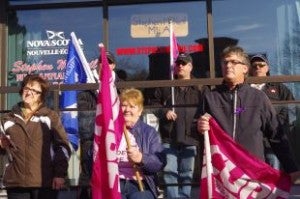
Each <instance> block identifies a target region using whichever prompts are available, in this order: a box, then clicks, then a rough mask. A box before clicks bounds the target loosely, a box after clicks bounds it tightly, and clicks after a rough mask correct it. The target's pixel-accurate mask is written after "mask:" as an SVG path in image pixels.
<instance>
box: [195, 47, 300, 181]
mask: <svg viewBox="0 0 300 199" xmlns="http://www.w3.org/2000/svg"><path fill="white" fill-rule="evenodd" d="M250 66H251V65H250V59H249V55H248V54H247V53H246V52H245V50H244V49H243V48H241V47H240V46H228V47H226V48H225V49H224V50H223V52H222V53H221V68H222V74H223V82H222V84H220V85H217V86H216V87H215V88H213V89H211V90H207V92H205V93H203V97H202V103H201V104H200V106H199V114H201V116H200V117H199V119H198V121H197V129H198V131H199V133H200V134H201V135H203V134H204V133H205V132H206V131H209V132H210V125H209V121H210V118H214V119H215V121H216V122H217V123H218V124H219V125H220V127H221V128H222V129H223V130H224V131H225V132H226V133H227V134H228V135H229V136H230V137H231V138H232V139H234V141H235V142H236V143H238V144H240V145H241V147H243V148H244V149H245V150H247V151H248V152H249V153H251V154H252V155H254V156H256V157H257V158H259V159H261V160H263V161H266V160H265V154H264V151H265V150H264V138H265V139H268V141H269V142H270V144H271V147H272V149H273V150H274V152H275V154H276V155H277V157H278V159H279V160H280V163H281V165H282V167H283V169H284V170H285V171H286V173H289V175H290V177H291V180H292V182H295V181H296V179H297V178H299V177H300V171H299V168H298V165H297V164H296V161H295V159H294V157H293V156H292V154H291V149H290V145H289V142H288V139H287V137H286V136H285V135H284V134H283V133H282V128H281V126H280V124H279V123H278V120H277V113H276V111H275V109H274V107H273V106H272V104H271V102H270V100H269V99H268V97H267V96H266V95H265V94H264V93H263V92H262V91H259V90H257V89H255V88H253V87H251V86H250V85H249V84H247V83H246V82H245V79H246V78H247V75H248V72H249V70H250ZM210 133H211V132H210ZM237 166H238V165H237ZM265 172H267V171H265Z"/></svg>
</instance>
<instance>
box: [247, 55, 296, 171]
mask: <svg viewBox="0 0 300 199" xmlns="http://www.w3.org/2000/svg"><path fill="white" fill-rule="evenodd" d="M250 63H251V67H250V75H251V76H254V77H266V76H269V75H270V64H269V60H268V59H267V57H265V56H264V55H263V54H257V55H254V56H252V57H251V59H250ZM251 86H252V87H254V88H257V89H259V90H261V91H263V92H264V93H265V94H266V95H267V96H268V97H269V99H270V100H271V101H289V100H294V96H293V94H292V92H291V91H290V90H289V89H288V87H287V86H285V85H284V84H282V83H263V84H251ZM275 109H276V112H277V114H278V119H279V123H280V125H282V130H283V131H284V133H285V134H286V135H288V133H289V129H290V125H289V115H288V108H287V107H285V106H282V105H281V106H278V107H275ZM265 156H266V162H267V163H268V164H270V165H271V166H272V167H273V168H275V169H280V163H279V160H278V158H277V157H276V155H275V154H274V152H273V150H272V148H271V146H270V143H269V142H268V141H267V139H265Z"/></svg>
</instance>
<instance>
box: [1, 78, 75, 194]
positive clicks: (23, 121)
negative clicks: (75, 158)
mask: <svg viewBox="0 0 300 199" xmlns="http://www.w3.org/2000/svg"><path fill="white" fill-rule="evenodd" d="M48 88H49V86H48V83H47V81H45V80H44V79H43V78H41V77H40V76H39V75H27V76H26V77H25V78H24V80H23V82H22V84H21V88H20V92H19V93H20V96H21V98H22V101H21V102H19V103H18V104H16V105H15V106H14V107H13V108H12V110H11V112H10V113H7V114H5V115H4V116H3V117H2V118H1V126H2V127H3V128H1V129H2V130H3V131H2V132H1V137H0V146H1V148H2V149H5V150H6V152H7V153H9V157H10V158H9V159H10V160H9V163H8V164H7V166H6V170H5V173H4V176H3V183H4V186H5V187H6V190H7V196H8V199H19V198H20V199H21V198H22V199H40V198H42V199H48V198H49V199H50V198H51V199H53V198H54V199H55V198H56V197H57V190H59V189H61V188H63V187H64V183H65V180H64V179H65V177H66V175H67V168H68V159H69V155H70V148H69V144H68V141H67V134H66V132H65V130H64V128H63V126H62V123H61V121H60V117H59V115H58V114H57V113H56V112H55V111H53V110H51V109H49V108H48V107H47V106H46V105H45V98H46V95H47V92H48Z"/></svg>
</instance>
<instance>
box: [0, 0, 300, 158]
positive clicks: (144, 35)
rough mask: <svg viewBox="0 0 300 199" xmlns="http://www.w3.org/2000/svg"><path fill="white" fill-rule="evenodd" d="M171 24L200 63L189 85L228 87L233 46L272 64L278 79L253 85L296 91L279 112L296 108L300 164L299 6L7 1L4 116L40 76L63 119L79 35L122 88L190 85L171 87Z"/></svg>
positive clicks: (1, 39)
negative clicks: (105, 56)
mask: <svg viewBox="0 0 300 199" xmlns="http://www.w3.org/2000/svg"><path fill="white" fill-rule="evenodd" d="M170 23H172V25H173V28H174V33H175V36H176V38H177V42H178V45H179V49H180V51H186V52H189V53H191V55H192V57H193V65H194V71H193V74H194V76H195V77H196V78H198V79H197V80H193V81H190V82H185V84H206V85H214V84H218V83H220V79H219V78H218V77H221V70H220V62H219V54H220V52H221V51H222V50H223V49H224V48H225V47H226V46H228V45H239V46H241V47H243V48H244V49H245V50H246V51H247V52H248V53H249V54H256V53H263V54H265V55H266V56H267V57H268V59H269V60H270V64H271V75H272V76H271V77H268V78H265V79H259V78H252V79H251V78H249V81H252V82H262V81H263V82H272V81H273V82H283V83H285V84H286V85H287V86H288V87H289V88H290V89H291V90H292V92H293V94H294V96H295V98H296V101H294V102H285V103H280V104H277V106H287V107H289V110H290V122H291V128H293V133H291V135H289V136H290V137H291V144H292V145H293V148H294V151H295V154H296V156H297V160H298V162H300V155H299V151H300V149H299V146H297V140H300V136H299V135H298V134H299V132H298V131H299V128H300V121H299V119H300V116H298V114H297V111H296V110H297V108H298V107H299V99H300V84H299V82H300V76H299V74H300V56H299V55H300V1H299V0H285V1H283V0H279V1H278V0H253V1H245V0H242V1H241V0H215V1H212V0H206V1H204V0H191V1H186V0H174V1H172V0H103V1H101V0H97V1H96V0H95V1H93V0H2V1H0V69H1V75H0V82H1V98H0V108H1V111H2V112H5V111H6V110H9V109H10V108H11V106H12V105H13V104H15V103H16V102H17V101H18V100H20V99H19V96H18V94H17V92H18V90H17V87H18V85H19V83H20V81H22V80H23V77H24V76H25V75H26V74H28V73H32V72H35V73H39V74H40V75H42V76H43V77H45V78H47V79H48V80H49V81H50V82H52V87H51V90H52V91H53V92H52V94H51V97H50V98H49V104H50V105H51V106H52V107H53V108H54V109H57V110H58V111H60V110H59V100H58V94H59V91H60V89H64V87H63V86H59V85H61V83H62V82H63V79H64V73H63V71H64V68H65V62H66V56H67V53H68V42H69V40H70V33H71V32H74V33H75V34H76V36H77V38H78V39H79V41H80V44H81V45H82V47H83V51H84V54H85V56H86V58H87V60H88V62H89V64H90V66H91V67H96V65H97V59H98V57H99V47H98V44H99V43H104V45H105V47H106V48H107V49H108V50H110V51H111V52H113V53H114V54H115V56H116V59H117V72H120V74H125V76H124V77H126V82H124V84H123V85H121V86H124V87H137V88H141V89H144V90H147V89H150V92H151V88H154V87H159V86H178V85H182V83H181V82H176V81H170V80H168V79H169V75H168V74H169V66H170V61H169V60H170V57H169V46H170V39H169V35H170V34H169V33H170ZM65 88H66V89H70V88H71V89H74V87H72V86H71V87H65ZM76 88H77V89H78V88H79V89H86V88H92V89H96V88H97V85H86V86H84V85H83V86H82V87H80V86H79V87H78V86H77V87H76ZM146 100H147V99H146ZM149 109H151V108H149ZM297 132H298V134H297Z"/></svg>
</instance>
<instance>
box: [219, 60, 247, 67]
mask: <svg viewBox="0 0 300 199" xmlns="http://www.w3.org/2000/svg"><path fill="white" fill-rule="evenodd" d="M229 63H230V64H231V65H233V66H236V65H238V64H241V65H246V64H245V63H244V62H241V61H238V60H225V61H223V65H225V66H226V65H228V64H229Z"/></svg>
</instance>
